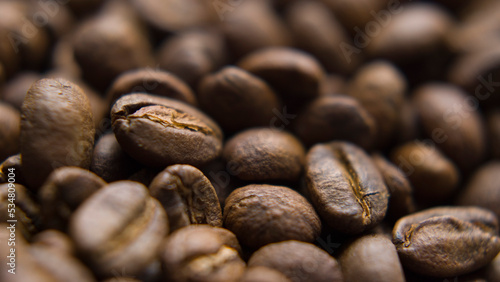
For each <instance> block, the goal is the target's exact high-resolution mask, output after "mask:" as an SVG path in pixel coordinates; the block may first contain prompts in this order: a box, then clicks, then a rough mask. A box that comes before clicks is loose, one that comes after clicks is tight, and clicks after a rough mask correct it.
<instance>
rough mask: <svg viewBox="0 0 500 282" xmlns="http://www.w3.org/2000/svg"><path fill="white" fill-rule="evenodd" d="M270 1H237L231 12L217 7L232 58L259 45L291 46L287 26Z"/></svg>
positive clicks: (241, 55)
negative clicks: (237, 3)
mask: <svg viewBox="0 0 500 282" xmlns="http://www.w3.org/2000/svg"><path fill="white" fill-rule="evenodd" d="M269 2H270V1H245V2H240V3H239V4H241V5H238V8H237V9H234V10H233V11H231V12H230V13H228V10H226V8H224V7H220V8H219V9H220V11H218V14H219V19H221V20H222V30H223V32H224V36H225V38H226V42H227V45H228V49H229V52H231V53H232V54H233V56H234V57H236V58H241V57H243V56H245V55H247V54H250V53H251V52H254V51H257V50H259V49H262V48H267V47H272V46H287V45H290V43H291V38H290V34H289V32H288V29H287V27H286V26H285V25H284V24H283V22H282V20H281V18H280V17H279V16H278V15H277V14H276V13H275V11H273V10H272V8H271V5H270V3H269ZM226 7H227V6H226Z"/></svg>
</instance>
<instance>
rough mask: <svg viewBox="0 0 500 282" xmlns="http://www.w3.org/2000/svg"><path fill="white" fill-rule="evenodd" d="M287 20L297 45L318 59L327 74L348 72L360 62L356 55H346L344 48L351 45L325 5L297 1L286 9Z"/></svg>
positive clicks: (350, 41)
mask: <svg viewBox="0 0 500 282" xmlns="http://www.w3.org/2000/svg"><path fill="white" fill-rule="evenodd" d="M325 2H326V1H325ZM286 19H287V23H288V26H289V27H290V29H291V31H292V35H293V37H294V39H295V42H297V44H298V46H299V47H300V48H301V49H303V50H306V51H307V52H310V53H311V54H313V55H314V56H315V57H316V58H318V60H319V61H320V62H321V63H322V64H323V66H324V67H325V69H326V70H328V71H329V72H332V73H343V74H346V73H350V72H352V71H353V70H354V69H355V68H356V67H357V65H358V64H359V63H360V57H361V56H359V55H356V53H353V56H346V52H344V50H345V46H349V45H352V44H353V42H352V40H351V39H350V38H349V37H348V36H347V32H346V31H345V30H344V27H343V26H342V25H341V24H340V23H339V22H338V21H337V19H336V18H335V17H334V16H333V13H332V12H331V11H329V10H328V7H327V6H326V4H324V3H321V2H313V1H296V2H295V3H292V4H290V5H289V7H288V8H287V10H286ZM339 47H340V48H339ZM343 47H344V48H343ZM358 53H359V52H358Z"/></svg>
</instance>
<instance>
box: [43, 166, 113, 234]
mask: <svg viewBox="0 0 500 282" xmlns="http://www.w3.org/2000/svg"><path fill="white" fill-rule="evenodd" d="M104 185H106V182H105V181H104V180H102V179H101V178H100V177H99V176H97V175H95V174H94V173H92V172H90V171H88V170H85V169H81V168H79V167H61V168H58V169H56V170H54V171H53V172H52V173H51V174H50V175H49V177H47V180H46V181H45V183H44V184H43V185H42V187H41V188H40V190H39V192H38V198H39V201H40V203H41V212H42V216H43V219H42V220H43V222H44V226H45V227H46V228H55V229H59V230H66V225H67V222H68V221H69V219H70V216H71V215H72V214H73V212H74V211H75V210H76V209H77V208H78V206H79V205H80V204H82V203H83V202H84V201H85V200H86V199H87V198H89V197H90V196H91V195H92V194H93V193H95V192H96V191H97V190H99V189H100V188H101V187H103V186H104Z"/></svg>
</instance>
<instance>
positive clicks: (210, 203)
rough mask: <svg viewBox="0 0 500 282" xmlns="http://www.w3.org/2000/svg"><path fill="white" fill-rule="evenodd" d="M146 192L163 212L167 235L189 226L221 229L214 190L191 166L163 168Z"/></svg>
mask: <svg viewBox="0 0 500 282" xmlns="http://www.w3.org/2000/svg"><path fill="white" fill-rule="evenodd" d="M149 191H150V192H151V195H152V196H153V197H155V198H157V199H158V200H159V201H160V203H161V204H162V206H163V208H164V209H165V211H166V213H167V216H168V222H169V224H170V231H175V230H177V229H179V228H181V227H184V226H187V225H189V224H209V225H212V226H218V227H222V211H221V207H220V204H219V199H218V198H217V194H216V193H215V189H214V187H213V186H212V184H211V183H210V181H209V180H208V179H207V178H206V177H205V175H203V173H202V172H201V171H200V170H198V169H197V168H195V167H193V166H190V165H173V166H169V167H167V168H166V169H165V170H163V171H162V172H160V173H159V174H158V175H157V176H156V177H155V178H154V179H153V181H152V182H151V184H150V185H149Z"/></svg>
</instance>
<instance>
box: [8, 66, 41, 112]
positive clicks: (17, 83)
mask: <svg viewBox="0 0 500 282" xmlns="http://www.w3.org/2000/svg"><path fill="white" fill-rule="evenodd" d="M41 78H42V77H41V76H40V75H39V74H37V73H36V72H22V73H19V74H17V75H16V76H15V77H13V78H12V79H10V80H9V81H8V82H7V83H6V84H5V85H4V87H3V88H2V91H0V93H1V96H2V100H4V101H5V102H7V103H9V104H10V105H12V106H13V107H14V108H16V109H18V110H21V107H22V105H23V101H24V97H26V93H27V92H28V90H29V89H30V86H31V84H33V83H34V82H35V81H37V80H39V79H41Z"/></svg>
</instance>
